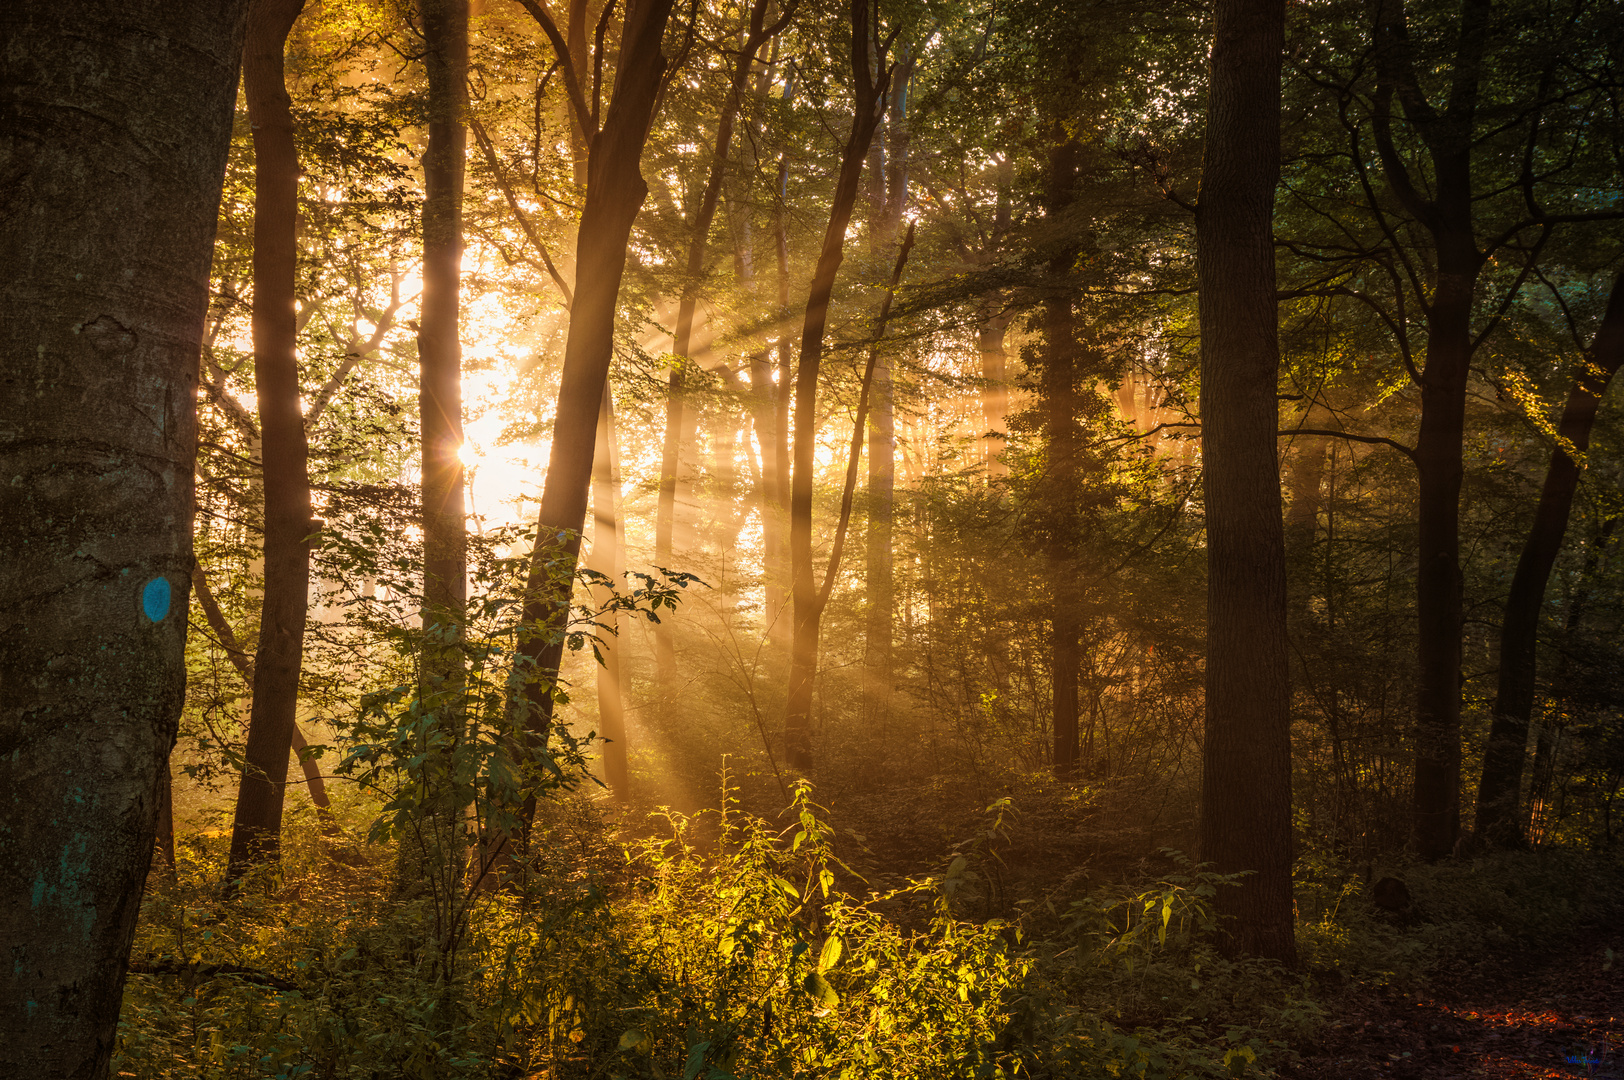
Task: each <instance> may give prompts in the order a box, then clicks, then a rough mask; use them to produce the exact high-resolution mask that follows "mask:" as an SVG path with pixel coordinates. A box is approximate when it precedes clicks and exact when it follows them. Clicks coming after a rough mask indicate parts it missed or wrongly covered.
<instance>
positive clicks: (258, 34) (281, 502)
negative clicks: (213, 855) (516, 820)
mask: <svg viewBox="0 0 1624 1080" xmlns="http://www.w3.org/2000/svg"><path fill="white" fill-rule="evenodd" d="M303 7H304V0H254V3H253V4H252V5H251V6H250V8H249V12H248V35H247V40H246V42H245V46H244V50H243V91H244V96H245V97H246V98H247V99H248V118H249V122H250V124H251V125H252V127H253V138H254V306H253V320H252V322H253V336H254V389H255V393H256V395H257V399H258V411H259V430H260V438H261V454H262V459H261V460H262V461H263V467H262V471H263V476H264V492H265V547H264V551H265V595H264V599H263V601H262V604H261V608H260V632H259V648H258V651H257V653H256V656H255V660H254V692H253V706H252V708H251V710H250V712H249V719H248V744H247V747H246V749H245V750H244V752H243V771H242V780H241V782H240V784H239V786H238V788H237V807H236V812H235V815H234V816H233V818H232V826H231V854H230V857H229V859H228V860H227V863H226V881H227V882H228V883H229V882H236V881H238V880H240V879H241V878H242V876H243V875H244V874H245V873H247V872H248V871H249V870H250V869H251V868H252V867H254V866H256V865H259V864H263V863H275V862H276V861H277V859H278V857H279V852H280V844H281V835H282V801H283V797H284V795H285V793H286V790H287V780H288V748H289V747H290V746H291V744H292V741H293V724H294V717H295V714H296V713H297V711H298V706H299V671H300V667H301V665H302V663H303V659H304V629H305V615H306V608H307V605H308V604H309V600H310V543H309V536H310V532H311V521H310V478H309V474H308V473H307V472H306V461H307V458H308V457H309V446H308V444H307V443H306V441H305V427H304V412H303V409H302V407H301V402H300V398H299V360H298V353H297V338H298V325H297V312H296V310H295V306H294V275H295V273H296V271H297V266H296V263H297V241H296V238H295V229H296V225H297V221H298V209H299V208H298V186H299V158H298V155H297V153H296V152H295V150H294V145H293V109H292V102H291V101H290V100H289V98H288V91H287V86H286V85H285V81H284V76H283V63H282V54H283V50H284V48H285V47H286V44H287V39H288V33H289V31H291V30H292V29H293V22H294V20H295V19H297V18H298V17H299V12H300V11H301V10H302V9H303ZM233 887H234V886H233Z"/></svg>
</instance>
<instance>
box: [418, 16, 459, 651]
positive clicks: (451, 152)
mask: <svg viewBox="0 0 1624 1080" xmlns="http://www.w3.org/2000/svg"><path fill="white" fill-rule="evenodd" d="M419 10H420V13H421V15H422V19H423V42H424V47H425V50H426V51H425V53H424V56H423V67H424V70H425V72H426V74H427V75H428V89H429V94H428V111H429V124H428V128H429V134H428V145H427V147H426V148H425V149H424V152H423V196H424V197H423V296H422V300H421V302H420V303H421V309H422V310H421V315H420V318H419V322H418V333H417V359H418V371H419V374H418V407H419V410H420V415H421V418H422V440H423V603H424V607H425V609H426V613H427V614H426V621H433V622H448V621H449V622H450V623H451V624H453V625H456V624H460V623H461V621H462V618H463V605H464V603H465V601H466V599H467V573H468V569H467V566H468V537H467V513H466V503H465V499H464V494H463V466H462V457H461V451H462V441H463V433H462V343H461V340H460V334H459V314H460V305H461V293H462V285H461V283H462V247H463V238H462V197H463V174H464V171H465V168H466V158H467V145H468V129H467V125H466V122H465V121H466V117H467V113H468V0H420V3H419ZM442 666H443V665H442ZM431 674H440V675H450V676H452V677H454V676H455V673H454V672H450V671H438V672H431Z"/></svg>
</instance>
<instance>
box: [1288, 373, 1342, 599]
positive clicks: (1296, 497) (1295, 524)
mask: <svg viewBox="0 0 1624 1080" xmlns="http://www.w3.org/2000/svg"><path fill="white" fill-rule="evenodd" d="M1335 422H1336V421H1335V418H1334V417H1333V416H1332V415H1331V411H1330V410H1329V409H1327V408H1326V407H1325V406H1324V405H1323V404H1321V403H1320V402H1318V401H1315V402H1313V403H1312V404H1311V405H1310V406H1309V408H1308V413H1307V415H1305V416H1304V417H1303V423H1302V426H1303V427H1308V428H1318V429H1325V428H1328V427H1330V426H1331V425H1332V424H1334V423H1335ZM1330 450H1331V439H1330V437H1329V436H1326V435H1298V436H1295V437H1294V438H1293V440H1292V443H1291V457H1290V463H1289V464H1288V465H1287V467H1286V488H1287V490H1288V491H1289V492H1290V496H1289V499H1290V501H1289V502H1288V503H1287V504H1286V511H1285V513H1286V522H1285V538H1286V560H1287V563H1288V567H1295V566H1304V567H1306V566H1307V561H1308V559H1309V557H1310V554H1311V553H1312V552H1313V550H1314V536H1315V534H1316V533H1317V532H1318V530H1319V510H1320V486H1321V485H1322V484H1323V483H1324V482H1325V464H1326V460H1327V458H1328V457H1329V455H1330ZM1289 578H1290V575H1289V574H1288V581H1287V586H1288V589H1289V592H1288V594H1287V603H1288V607H1289V616H1290V620H1291V622H1293V623H1296V622H1298V621H1300V620H1302V619H1305V618H1306V617H1307V615H1308V600H1309V597H1310V595H1311V592H1312V590H1310V589H1309V588H1308V587H1307V583H1306V581H1302V580H1299V581H1298V582H1297V583H1295V584H1293V583H1292V582H1291V581H1290V580H1289Z"/></svg>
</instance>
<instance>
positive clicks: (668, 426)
mask: <svg viewBox="0 0 1624 1080" xmlns="http://www.w3.org/2000/svg"><path fill="white" fill-rule="evenodd" d="M797 3H798V0H789V2H788V3H786V4H785V5H784V10H785V13H784V14H783V15H782V16H781V17H780V18H779V20H778V21H777V22H775V23H774V24H773V25H772V26H768V25H767V24H766V18H767V11H768V9H769V7H771V0H754V3H753V4H752V6H751V10H750V31H749V35H748V36H747V37H746V39H745V43H744V48H743V49H742V50H740V52H739V53H738V62H737V63H736V64H735V65H734V67H733V72H732V77H731V79H730V81H729V83H728V91H727V97H726V99H724V101H723V103H722V109H721V112H720V113H719V114H718V115H717V119H716V141H715V145H714V147H713V149H712V157H711V168H710V173H709V175H708V176H707V177H706V180H705V187H704V189H703V191H702V192H701V193H700V196H699V204H698V205H697V206H696V207H695V208H694V212H693V215H692V216H691V217H690V218H689V220H688V222H687V226H688V229H689V230H690V235H689V237H688V266H687V274H686V275H685V276H684V278H683V286H682V299H681V300H680V301H679V302H678V305H677V324H676V329H675V333H674V335H673V341H672V346H671V351H672V352H673V353H675V354H676V357H677V361H676V362H677V365H678V366H677V367H674V368H672V370H671V376H670V383H669V386H668V388H667V393H666V406H665V446H664V451H663V453H662V454H661V457H660V490H659V502H658V504H657V506H656V508H655V518H654V521H655V528H654V559H655V563H656V564H657V565H660V566H669V565H670V562H671V556H672V552H673V550H674V541H675V538H676V526H677V516H678V512H679V511H678V506H677V504H678V501H679V500H678V497H677V489H678V487H679V486H681V471H682V446H683V444H684V441H685V440H684V438H683V435H684V431H685V430H686V429H688V428H690V427H691V425H692V420H691V419H685V418H684V403H683V400H682V396H683V391H684V388H685V380H686V377H685V375H684V372H683V369H682V367H681V366H680V365H682V364H684V363H686V362H687V361H689V360H690V359H691V357H690V355H689V354H690V352H691V351H692V349H693V328H694V315H695V313H696V311H697V310H698V305H699V292H700V286H701V285H702V284H703V282H704V275H705V256H706V253H707V251H708V250H709V247H710V230H711V224H712V223H713V222H714V221H715V220H716V207H717V204H718V202H719V201H720V199H721V196H722V186H723V182H724V181H725V180H726V179H727V165H728V154H729V153H730V152H731V150H732V146H733V124H734V121H735V120H736V119H737V118H738V114H739V104H740V102H741V101H742V100H743V99H744V92H745V89H746V87H747V86H748V85H749V79H750V68H751V64H752V62H753V59H754V57H755V56H756V54H757V53H758V52H760V51H761V46H762V45H763V44H764V43H765V42H766V41H767V40H768V38H770V37H772V36H773V35H774V34H777V33H778V31H779V30H781V29H783V28H784V26H785V25H786V24H787V22H788V21H789V17H790V15H792V14H793V13H794V11H795V7H796V4H797ZM673 629H674V628H673V625H672V621H671V620H670V619H665V620H663V621H661V622H660V623H658V624H656V626H655V628H654V652H655V667H656V671H657V673H658V678H659V681H660V682H661V683H662V684H669V682H670V680H671V678H672V676H673V674H674V673H675V671H676V642H675V637H674V636H673Z"/></svg>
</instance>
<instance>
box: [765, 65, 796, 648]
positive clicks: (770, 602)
mask: <svg viewBox="0 0 1624 1080" xmlns="http://www.w3.org/2000/svg"><path fill="white" fill-rule="evenodd" d="M790 89H791V90H792V89H793V87H791V88H790ZM787 96H788V94H787V92H786V98H787ZM776 190H777V197H776V198H775V199H774V201H773V241H774V243H773V247H774V252H775V255H776V263H777V267H778V310H779V312H780V313H781V317H782V318H783V319H784V321H785V324H786V325H787V322H788V319H789V226H788V222H787V221H786V219H785V215H786V212H787V210H788V207H787V206H786V205H785V201H786V199H787V198H788V195H789V160H788V155H787V154H781V155H780V156H779V159H778V181H777V188H776ZM776 345H777V348H776V356H777V362H776V363H777V367H776V375H777V378H776V379H775V380H774V382H773V388H772V391H773V395H772V418H773V420H772V427H771V428H770V429H769V430H770V431H771V433H772V446H771V448H768V447H766V446H763V447H762V448H761V455H762V459H761V460H762V470H763V473H764V474H765V471H766V469H767V458H768V456H769V455H770V456H771V457H772V473H773V477H774V480H775V481H776V483H775V484H773V485H772V487H771V490H770V491H769V492H768V493H767V494H764V495H763V496H762V500H763V501H762V513H763V515H766V514H768V513H770V514H771V515H772V517H773V527H772V530H771V536H772V539H770V540H769V539H768V536H769V531H768V529H767V528H766V526H765V525H763V527H762V543H763V545H765V547H766V551H765V552H764V553H763V559H762V563H763V567H762V569H763V570H764V572H765V573H766V576H767V612H766V616H765V617H766V621H767V638H768V640H769V641H772V642H775V643H777V645H778V646H779V647H784V646H787V645H788V644H789V642H790V638H791V636H792V635H791V630H790V624H791V622H792V621H793V616H790V617H786V615H785V613H786V611H788V609H789V593H790V588H789V585H790V578H791V576H792V575H791V569H790V557H789V506H790V480H791V474H792V472H793V470H794V466H793V463H792V461H791V458H790V424H789V405H790V398H791V395H792V391H791V389H790V383H791V381H792V380H793V379H794V374H795V372H794V365H793V362H792V356H791V353H792V350H791V346H790V336H789V333H788V331H787V329H786V328H785V326H780V328H779V331H778V341H777V343H776Z"/></svg>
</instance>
